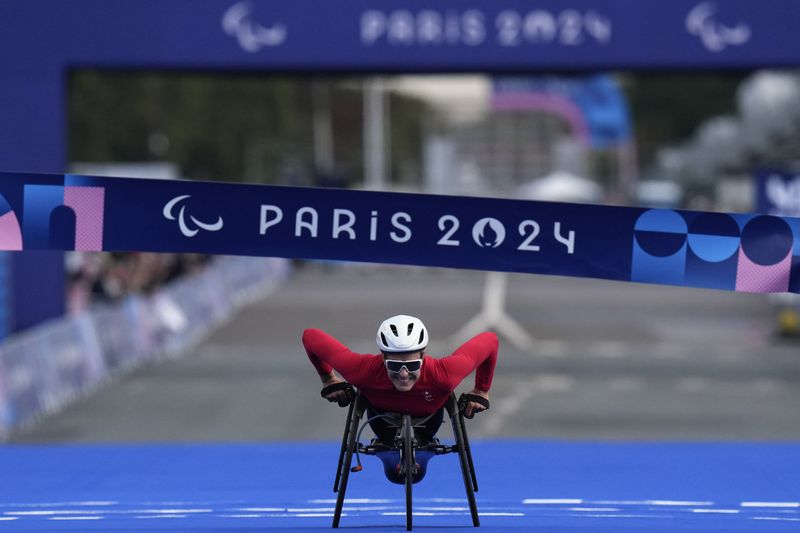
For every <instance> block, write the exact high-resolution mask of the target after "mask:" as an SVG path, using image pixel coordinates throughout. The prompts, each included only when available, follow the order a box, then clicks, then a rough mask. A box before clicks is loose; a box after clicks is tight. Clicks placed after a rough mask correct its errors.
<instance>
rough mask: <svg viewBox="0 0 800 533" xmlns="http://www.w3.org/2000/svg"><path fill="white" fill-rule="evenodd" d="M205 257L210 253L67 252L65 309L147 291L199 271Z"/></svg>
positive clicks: (74, 310)
mask: <svg viewBox="0 0 800 533" xmlns="http://www.w3.org/2000/svg"><path fill="white" fill-rule="evenodd" d="M209 259H210V256H207V255H202V254H155V253H146V252H131V253H122V252H112V253H106V252H91V253H90V252H68V253H67V258H66V266H67V307H68V310H69V312H70V313H76V312H78V311H81V310H82V309H86V308H87V307H89V306H91V305H92V304H95V303H109V302H116V301H119V300H122V299H123V298H125V297H127V296H130V295H132V294H150V293H152V292H154V291H156V290H157V289H158V288H159V287H161V286H163V285H165V284H167V283H170V282H172V281H174V280H176V279H178V278H180V277H182V276H184V275H187V274H191V273H193V272H197V271H199V270H201V269H202V268H203V266H204V265H205V264H206V263H207V262H208V261H209Z"/></svg>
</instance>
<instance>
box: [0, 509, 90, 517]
mask: <svg viewBox="0 0 800 533" xmlns="http://www.w3.org/2000/svg"><path fill="white" fill-rule="evenodd" d="M102 513H105V511H94V510H88V509H87V510H84V511H75V510H71V509H57V510H52V511H6V512H5V513H4V514H6V515H9V516H56V515H87V514H102Z"/></svg>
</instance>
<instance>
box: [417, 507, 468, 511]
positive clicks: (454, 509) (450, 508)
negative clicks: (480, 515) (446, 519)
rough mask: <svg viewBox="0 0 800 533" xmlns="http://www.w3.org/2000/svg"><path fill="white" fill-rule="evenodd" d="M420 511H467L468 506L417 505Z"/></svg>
mask: <svg viewBox="0 0 800 533" xmlns="http://www.w3.org/2000/svg"><path fill="white" fill-rule="evenodd" d="M417 509H419V510H420V511H469V507H417Z"/></svg>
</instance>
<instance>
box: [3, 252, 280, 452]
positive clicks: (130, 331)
mask: <svg viewBox="0 0 800 533" xmlns="http://www.w3.org/2000/svg"><path fill="white" fill-rule="evenodd" d="M289 273H290V263H289V261H287V260H285V259H279V258H246V257H227V256H220V257H217V258H215V259H214V260H213V261H212V262H211V263H210V264H209V265H208V266H207V267H206V268H205V269H203V270H202V271H201V272H198V273H196V274H194V275H190V276H186V277H183V278H181V279H179V280H177V281H176V282H174V283H172V284H170V285H167V286H165V287H164V288H162V289H161V290H159V291H158V292H157V293H155V294H153V295H150V296H141V295H139V296H131V297H128V298H127V299H125V300H124V301H122V302H120V303H119V304H115V305H103V306H98V307H92V308H90V309H88V310H86V311H83V312H81V313H79V314H77V315H74V316H69V317H64V318H61V319H57V320H54V321H51V322H47V323H45V324H43V325H41V326H39V327H37V328H34V329H31V330H28V331H25V332H24V333H22V334H20V335H18V336H15V337H11V338H9V339H8V340H7V341H6V342H4V343H3V344H2V345H0V439H3V438H5V437H7V436H8V434H9V432H10V431H11V430H12V429H15V428H19V427H21V426H25V425H27V424H30V423H32V422H35V421H36V420H37V419H39V418H40V417H42V416H45V415H48V414H51V413H54V412H57V411H59V410H60V409H62V408H63V407H64V406H65V405H67V404H69V403H70V402H72V401H73V400H75V399H76V398H78V397H80V396H83V395H85V394H87V393H89V392H91V391H92V390H94V389H96V388H97V387H98V386H100V385H102V384H103V383H105V382H107V381H108V380H110V379H114V378H116V377H119V376H121V375H123V374H124V373H125V372H127V371H129V370H130V369H132V368H135V367H137V366H139V365H141V364H143V363H145V362H148V361H152V360H158V359H163V358H170V357H175V356H178V355H180V354H181V353H183V352H185V351H186V350H187V349H189V348H191V347H192V346H193V345H195V344H196V343H198V342H199V341H201V340H202V338H203V337H204V336H205V335H206V334H207V333H208V332H209V331H210V330H211V328H212V327H213V326H215V325H219V324H220V323H222V322H224V321H225V320H226V319H227V318H228V317H230V316H231V315H232V314H233V313H234V312H236V311H237V310H238V309H240V308H241V307H242V306H243V305H246V304H247V303H249V302H251V301H253V300H255V299H257V298H259V297H262V296H264V295H266V294H268V293H269V292H271V291H272V290H274V289H275V288H276V287H277V286H278V285H280V284H281V283H282V282H283V281H285V280H286V278H287V277H288V275H289Z"/></svg>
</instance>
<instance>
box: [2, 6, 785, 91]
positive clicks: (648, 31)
mask: <svg viewBox="0 0 800 533" xmlns="http://www.w3.org/2000/svg"><path fill="white" fill-rule="evenodd" d="M797 20H800V4H798V2H796V1H795V0H762V1H760V2H753V1H752V0H714V1H711V0H670V1H668V2H665V1H663V0H539V1H537V2H530V1H526V0H473V1H464V0H435V1H416V0H414V1H412V0H380V1H377V0H295V1H292V2H276V1H273V0H205V1H203V2H197V1H196V0H115V1H114V2H108V1H107V0H72V1H70V2H64V1H63V0H6V1H4V2H2V3H1V4H0V21H2V22H0V27H1V29H2V34H3V39H4V41H5V42H6V43H7V45H6V46H3V47H1V48H0V72H2V76H4V77H5V76H9V75H13V76H18V75H23V76H25V75H27V74H29V73H30V72H33V71H38V70H42V69H48V68H59V69H61V70H63V69H65V68H67V67H114V68H120V67H128V68H140V67H143V68H200V69H212V68H254V67H255V68H259V69H262V68H272V69H288V70H293V71H298V70H301V71H321V70H344V71H354V70H360V71H379V72H380V71H392V72H396V71H403V72H408V71H487V72H500V71H519V70H547V69H551V70H552V69H557V70H565V69H566V70H586V69H589V70H598V69H600V70H605V69H648V70H649V69H676V68H680V69H686V68H689V69H701V68H706V69H707V68H756V67H765V66H787V65H797V64H800V50H799V49H798V47H797V46H794V44H795V41H796V21H797Z"/></svg>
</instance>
